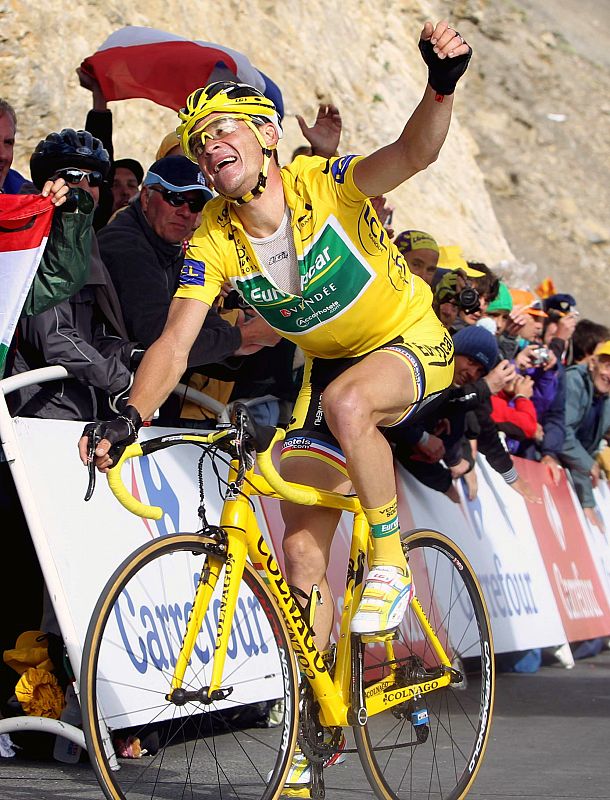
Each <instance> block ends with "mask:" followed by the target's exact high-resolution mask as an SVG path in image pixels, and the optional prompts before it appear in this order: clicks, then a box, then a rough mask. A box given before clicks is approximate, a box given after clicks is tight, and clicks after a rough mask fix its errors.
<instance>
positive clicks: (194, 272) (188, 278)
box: [180, 258, 205, 286]
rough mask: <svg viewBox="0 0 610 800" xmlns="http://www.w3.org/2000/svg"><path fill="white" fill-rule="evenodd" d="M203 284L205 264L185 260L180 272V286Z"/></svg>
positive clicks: (189, 259) (188, 259) (190, 259)
mask: <svg viewBox="0 0 610 800" xmlns="http://www.w3.org/2000/svg"><path fill="white" fill-rule="evenodd" d="M204 283H205V262H204V261H195V260H194V259H192V258H185V259H184V265H183V266H182V270H181V271H180V286H203V285H204Z"/></svg>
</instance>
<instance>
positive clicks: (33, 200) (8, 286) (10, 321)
mask: <svg viewBox="0 0 610 800" xmlns="http://www.w3.org/2000/svg"><path fill="white" fill-rule="evenodd" d="M52 219H53V204H52V203H51V200H50V199H49V198H48V197H41V196H40V195H13V194H0V286H1V287H2V291H0V376H1V375H2V370H3V368H4V362H5V360H6V354H7V351H8V348H9V345H10V343H11V339H12V338H13V333H14V332H15V327H16V325H17V321H18V320H19V317H20V315H21V310H22V309H23V304H24V302H25V299H26V297H27V294H28V291H29V289H30V286H31V284H32V280H33V279H34V275H35V274H36V270H37V269H38V265H39V263H40V259H41V257H42V253H43V251H44V249H45V246H46V244H47V238H48V236H49V230H50V228H51V221H52Z"/></svg>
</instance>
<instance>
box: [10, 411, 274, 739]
mask: <svg viewBox="0 0 610 800" xmlns="http://www.w3.org/2000/svg"><path fill="white" fill-rule="evenodd" d="M82 428H83V425H82V423H76V422H66V421H57V420H38V419H20V418H16V419H15V420H14V429H15V432H16V438H17V442H18V449H19V453H18V454H17V456H18V458H19V459H20V460H21V461H22V464H23V466H24V467H25V473H26V476H27V484H28V485H27V486H26V485H24V481H23V479H21V480H19V482H18V490H19V492H20V497H21V498H22V502H23V500H24V499H26V502H29V504H30V514H29V515H28V522H29V523H30V528H31V529H32V524H31V523H32V514H33V515H34V516H37V517H38V521H39V524H34V528H33V529H32V536H33V539H34V544H35V546H36V550H37V553H38V556H39V559H40V562H41V567H42V570H43V574H44V576H45V581H46V583H47V587H48V589H49V592H50V595H51V598H52V601H53V606H54V609H55V612H56V615H57V618H58V622H59V626H60V629H61V632H62V635H63V637H64V641H65V643H66V646H67V648H68V654H69V657H70V661H71V664H72V667H73V669H74V670H75V674H77V675H78V673H79V670H80V660H81V651H82V646H83V643H84V639H85V635H86V630H87V626H88V624H89V619H90V616H91V612H92V610H93V608H94V606H95V603H96V602H97V599H98V597H99V595H100V592H101V590H102V588H103V586H104V585H105V583H106V581H107V580H108V578H109V577H110V575H111V574H112V573H113V571H114V570H115V568H116V567H117V566H118V565H119V564H120V563H121V562H122V561H123V560H124V559H125V558H126V557H127V556H128V555H129V554H130V553H131V552H132V551H133V550H135V549H136V548H137V547H139V546H140V545H142V544H143V543H144V542H146V541H150V540H152V539H154V538H156V537H159V536H163V535H165V534H167V533H173V532H192V531H196V530H197V528H198V527H200V524H199V519H198V516H197V509H198V506H199V491H198V486H197V461H198V458H199V456H200V454H201V451H200V450H198V449H197V448H195V447H192V446H191V447H188V446H178V447H173V448H171V450H166V451H162V452H158V453H156V454H155V455H154V458H140V459H137V460H133V461H129V462H128V463H127V464H126V465H125V466H124V467H123V480H124V482H125V485H126V486H127V487H128V489H129V490H130V491H131V492H132V494H134V495H135V496H136V497H138V498H139V499H141V500H142V501H143V502H145V503H149V504H151V505H158V506H161V507H162V508H164V509H165V512H166V513H165V516H164V517H163V518H162V519H161V520H159V521H158V522H155V521H152V520H144V519H140V518H138V517H135V516H133V515H132V514H130V513H129V512H128V511H126V510H125V509H124V508H123V507H122V506H120V505H119V503H118V502H117V501H116V500H115V499H114V497H113V496H112V495H111V493H110V490H109V488H108V485H107V482H106V480H105V478H103V476H100V475H99V474H98V478H97V486H96V490H95V493H94V495H93V498H92V499H91V500H90V501H89V502H88V503H85V502H84V500H83V496H84V493H85V489H86V483H87V472H86V470H85V469H84V468H83V466H82V464H81V463H80V460H79V458H78V455H77V449H76V443H77V441H78V439H79V437H80V434H81V432H82ZM169 432H170V431H169V429H166V428H145V429H143V430H142V433H141V439H147V438H152V437H153V436H161V435H164V434H166V433H169ZM219 467H220V472H221V474H223V473H224V474H226V467H224V466H223V465H222V464H219ZM204 481H205V487H206V509H207V513H208V519H209V521H210V523H212V524H213V523H217V522H218V520H219V516H220V508H221V503H222V500H221V497H220V495H219V491H218V488H217V486H218V481H217V478H216V476H215V475H214V473H213V471H212V469H211V466H210V463H209V459H206V460H205V468H204ZM22 494H23V497H22ZM26 495H28V497H26ZM32 501H33V509H32ZM24 505H25V504H24ZM258 518H259V520H260V522H261V528H262V530H263V532H264V533H265V534H266V536H267V538H268V534H267V532H266V531H265V527H264V519H263V518H262V515H258ZM201 567H202V563H201V559H200V558H199V559H197V558H194V557H193V556H188V557H187V556H184V558H182V557H180V558H176V566H175V570H173V571H172V574H171V575H170V576H169V579H168V578H167V576H166V578H164V579H163V582H161V578H160V577H158V576H157V574H156V572H155V569H154V568H151V569H149V570H148V571H146V572H144V573H143V574H142V579H141V580H139V581H136V582H134V584H133V585H132V586H130V593H129V595H128V596H127V595H126V596H125V601H124V603H121V609H120V612H118V613H117V614H116V615H115V619H114V620H113V628H114V632H115V634H116V641H117V643H118V645H119V647H117V654H116V658H114V659H113V660H112V663H109V664H105V665H104V669H105V670H107V671H108V672H109V673H112V674H113V675H119V676H120V678H121V680H120V684H122V686H123V687H124V688H123V690H122V694H121V695H120V696H110V697H103V698H100V700H101V703H102V705H103V706H104V710H105V712H106V713H108V712H109V711H110V712H112V711H114V712H115V713H117V714H118V713H119V711H120V709H129V708H132V707H138V704H137V702H134V701H136V700H137V698H135V697H134V696H132V694H133V693H134V692H137V691H138V689H140V690H142V687H143V686H145V687H146V690H148V691H150V690H151V689H154V688H156V687H155V686H154V685H151V683H150V682H151V681H152V680H154V675H155V674H158V671H157V670H155V669H153V668H152V665H156V666H159V665H161V666H162V667H164V666H167V668H168V669H169V668H171V667H173V665H174V663H175V657H176V653H174V652H173V649H172V646H171V644H170V639H171V638H172V637H171V636H170V635H169V633H168V631H169V627H170V626H172V624H173V616H174V615H175V616H177V617H178V618H183V617H184V616H185V615H187V614H188V611H189V610H190V605H191V603H192V600H193V595H194V586H195V583H196V581H197V579H198V576H199V571H200V569H201ZM156 581H158V584H157V583H156ZM218 591H220V587H218ZM240 597H241V599H240V602H239V604H238V615H237V616H238V619H237V623H236V636H235V637H234V640H233V641H232V642H231V646H230V649H229V654H228V656H229V664H228V665H227V669H231V670H232V671H235V670H236V669H237V667H238V666H239V665H240V664H242V663H243V664H247V670H248V678H249V681H245V682H244V683H242V684H241V688H240V689H237V688H236V690H235V692H234V694H233V695H232V697H231V701H230V703H229V702H228V703H227V705H229V704H230V705H234V704H235V703H236V702H237V703H239V702H243V703H248V702H253V701H255V700H265V699H272V698H274V697H277V696H279V694H281V687H280V686H279V683H278V685H275V681H273V680H269V679H268V676H269V674H270V673H272V672H273V670H272V669H270V665H271V664H272V663H273V661H272V650H275V648H274V646H273V643H274V638H273V635H272V632H271V630H270V629H268V628H266V627H265V625H266V621H265V619H264V617H263V615H262V613H260V607H259V604H258V601H257V600H256V599H255V598H254V596H253V595H252V594H251V593H250V592H249V591H248V590H247V589H246V588H245V587H244V588H243V589H242V591H241V595H240ZM213 602H214V606H213V613H214V614H215V615H216V616H217V614H218V606H219V604H220V599H219V598H218V597H216V598H215V600H214V601H213ZM257 607H258V608H257ZM246 609H247V613H246ZM240 610H241V611H240ZM248 615H249V616H248ZM248 619H250V620H252V624H251V625H249V624H248ZM261 623H262V627H261ZM214 637H215V630H212V626H211V625H210V624H204V625H203V626H202V631H201V633H200V635H199V638H198V641H197V648H196V650H195V654H194V657H193V661H194V662H195V661H197V660H199V662H200V665H202V664H205V663H206V662H207V660H208V659H209V658H210V655H211V652H212V647H213V642H214ZM197 666H198V665H197V664H196V663H194V664H193V669H196V668H197ZM257 678H260V679H261V680H260V682H259V683H258V687H259V689H257V691H256V696H252V686H253V685H254V682H255V681H256V679H257ZM264 678H267V679H266V680H263V679H264ZM250 680H251V682H250ZM261 685H264V687H265V689H264V693H263V694H261V691H260V686H261ZM165 688H166V687H165ZM140 707H141V706H140ZM119 722H120V725H119V726H120V727H121V726H123V725H127V724H136V723H137V719H133V718H125V719H123V718H121V719H120V721H119Z"/></svg>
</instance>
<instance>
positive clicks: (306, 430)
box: [281, 311, 453, 476]
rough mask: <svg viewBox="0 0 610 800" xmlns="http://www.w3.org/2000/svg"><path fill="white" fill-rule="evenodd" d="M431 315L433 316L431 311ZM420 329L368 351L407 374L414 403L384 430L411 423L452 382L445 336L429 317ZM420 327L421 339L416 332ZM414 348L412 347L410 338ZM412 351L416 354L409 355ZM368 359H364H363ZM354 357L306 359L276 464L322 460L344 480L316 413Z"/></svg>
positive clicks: (336, 451) (339, 457) (339, 455)
mask: <svg viewBox="0 0 610 800" xmlns="http://www.w3.org/2000/svg"><path fill="white" fill-rule="evenodd" d="M431 314H432V315H434V312H432V311H431ZM425 323H426V324H425V326H424V325H422V326H418V330H417V331H414V330H413V329H410V330H409V331H408V333H409V338H410V341H409V342H408V343H406V342H405V340H404V338H403V337H398V338H397V339H394V340H393V341H391V342H388V343H387V344H385V345H382V346H381V347H379V348H377V349H376V350H374V351H372V352H378V351H379V350H383V351H384V352H387V353H390V354H391V355H393V356H394V357H396V358H398V359H399V360H400V361H401V362H402V363H403V364H404V365H405V366H406V367H407V369H408V371H409V373H410V374H411V377H412V382H413V386H414V388H415V397H416V399H415V400H414V401H413V402H412V403H411V404H410V405H409V406H408V407H407V408H406V409H405V410H404V411H403V412H402V413H401V414H399V415H398V417H397V418H396V419H395V420H393V421H392V422H391V423H390V424H389V425H387V426H385V427H394V426H396V425H400V424H401V423H403V422H405V421H406V420H407V419H413V417H415V416H416V415H417V413H418V412H419V411H420V410H421V409H423V408H424V407H427V406H428V405H429V403H431V402H432V401H433V400H436V399H437V398H440V395H441V393H442V391H443V389H445V388H446V387H447V386H449V385H450V383H451V379H452V377H453V346H452V341H451V337H450V336H449V334H448V333H447V331H446V330H445V328H444V327H443V326H442V325H441V323H440V322H439V321H438V318H437V317H436V316H435V315H434V319H433V320H431V319H429V318H428V319H426V320H425ZM422 328H423V334H424V335H422V334H421V330H422ZM411 334H414V335H413V339H415V341H417V342H418V343H417V344H413V339H411ZM416 350H417V351H418V353H419V354H418V353H416V352H415V351H416ZM367 355H369V354H367ZM363 358H366V355H364V356H359V357H357V358H338V359H320V358H314V359H309V358H308V359H307V360H306V363H305V371H304V375H303V384H302V386H301V391H300V392H299V396H298V398H297V401H296V403H295V406H294V411H293V418H292V419H291V421H290V424H289V426H288V429H287V432H286V438H285V441H284V445H283V448H282V454H281V459H282V460H284V459H286V458H293V457H299V456H300V457H302V456H307V457H309V458H315V459H317V460H318V461H322V462H324V463H326V464H328V465H329V466H332V467H334V468H335V469H337V470H339V471H340V472H341V473H342V474H344V475H345V476H347V469H346V466H345V456H344V454H343V451H342V450H341V447H340V446H339V443H338V442H337V440H336V439H335V437H334V436H333V434H332V433H331V431H330V429H329V428H328V425H327V424H326V419H325V417H324V412H323V410H322V399H321V398H322V393H323V391H324V389H325V388H326V387H327V386H328V385H329V384H330V383H331V382H332V381H333V380H334V379H335V378H337V377H338V376H339V375H341V374H342V373H343V372H345V370H347V369H349V368H350V367H351V366H353V365H354V364H357V363H358V362H359V361H361V360H362V359H363Z"/></svg>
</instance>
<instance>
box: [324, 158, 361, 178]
mask: <svg viewBox="0 0 610 800" xmlns="http://www.w3.org/2000/svg"><path fill="white" fill-rule="evenodd" d="M354 158H356V156H355V155H353V156H342V157H341V158H338V159H337V160H336V161H333V163H332V165H331V168H330V171H331V173H332V176H333V178H334V179H335V182H336V183H345V172H346V170H347V168H348V167H349V165H350V161H353V159H354Z"/></svg>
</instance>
